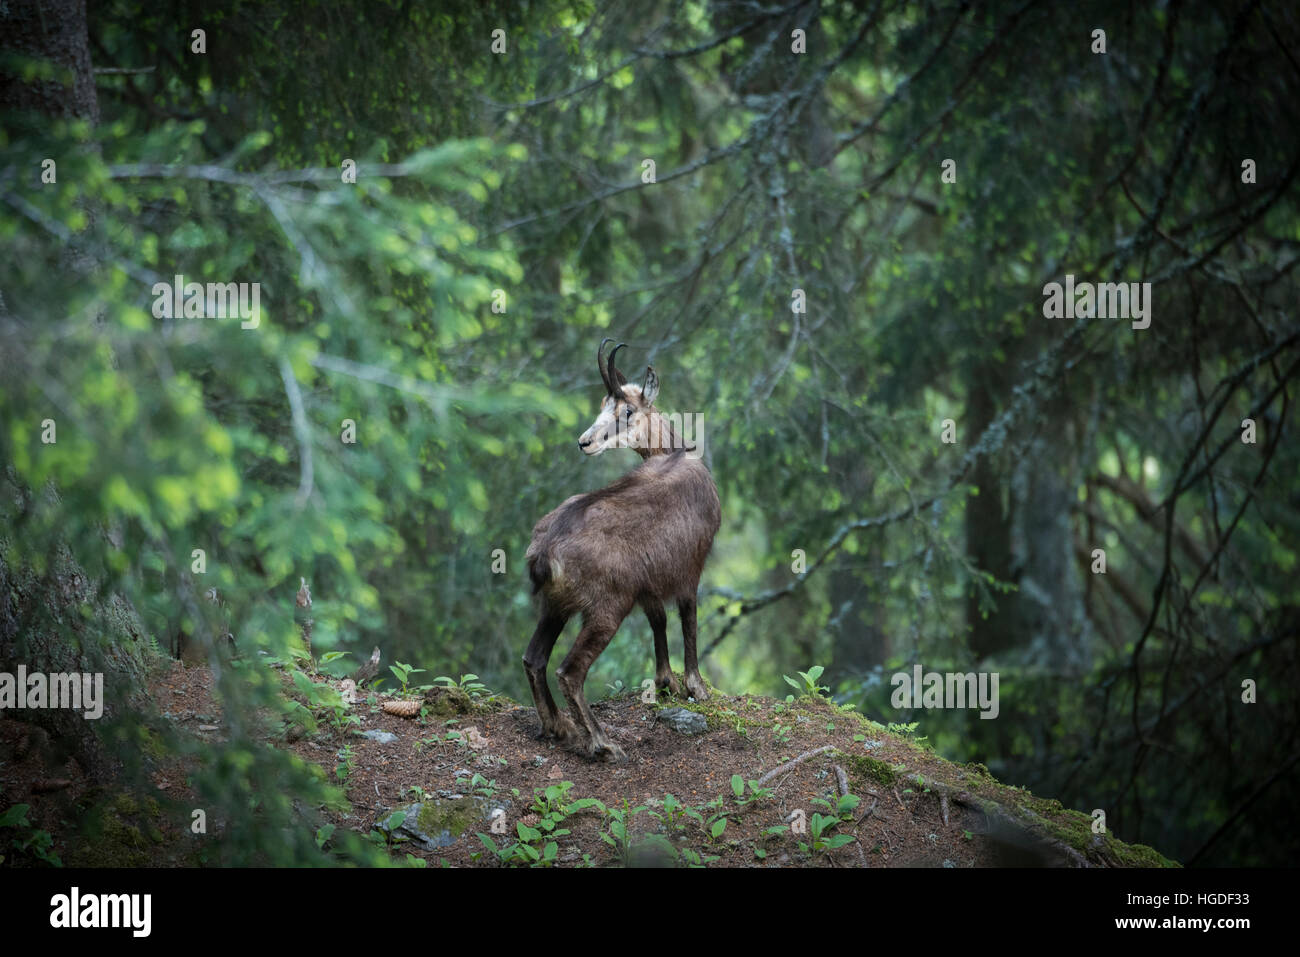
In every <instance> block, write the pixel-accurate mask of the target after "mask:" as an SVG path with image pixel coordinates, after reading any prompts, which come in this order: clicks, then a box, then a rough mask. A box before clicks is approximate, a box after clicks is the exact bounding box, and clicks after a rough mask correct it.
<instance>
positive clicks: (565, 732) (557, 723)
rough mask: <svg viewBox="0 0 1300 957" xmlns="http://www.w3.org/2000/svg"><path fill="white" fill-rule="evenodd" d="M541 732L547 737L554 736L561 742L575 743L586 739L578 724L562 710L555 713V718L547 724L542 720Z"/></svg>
mask: <svg viewBox="0 0 1300 957" xmlns="http://www.w3.org/2000/svg"><path fill="white" fill-rule="evenodd" d="M542 732H543V733H544V734H545V735H546V736H547V737H551V738H555V739H556V740H557V741H559V742H561V743H562V744H575V743H579V742H581V741H584V740H586V736H585V735H584V734H583V733H582V732H581V731H579V730H578V726H577V725H576V724H574V723H573V719H572V718H570V717H569V716H568V715H567V714H564V713H563V712H561V713H560V714H557V715H556V716H555V720H553V721H551V722H550V723H549V724H547V723H545V722H543V724H542Z"/></svg>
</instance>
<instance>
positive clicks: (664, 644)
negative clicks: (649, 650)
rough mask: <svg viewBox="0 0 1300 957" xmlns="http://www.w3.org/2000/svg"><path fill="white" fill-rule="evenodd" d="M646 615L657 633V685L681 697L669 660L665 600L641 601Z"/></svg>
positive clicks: (652, 628) (651, 599)
mask: <svg viewBox="0 0 1300 957" xmlns="http://www.w3.org/2000/svg"><path fill="white" fill-rule="evenodd" d="M641 608H642V609H643V610H644V611H645V616H646V618H648V619H649V620H650V630H651V631H653V632H654V634H655V687H656V688H658V689H659V690H661V691H662V690H663V689H664V688H667V689H668V691H669V693H670V694H672V695H674V696H676V697H681V694H682V690H681V688H680V687H678V685H677V679H676V678H674V677H673V666H672V664H671V663H670V662H669V660H668V615H667V613H666V612H665V611H664V605H663V602H661V601H660V600H659V599H657V598H647V599H646V600H645V601H643V602H642V603H641Z"/></svg>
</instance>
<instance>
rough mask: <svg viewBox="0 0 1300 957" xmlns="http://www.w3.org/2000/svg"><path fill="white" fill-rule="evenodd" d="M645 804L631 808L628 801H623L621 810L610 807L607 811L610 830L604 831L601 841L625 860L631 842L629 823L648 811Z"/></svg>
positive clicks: (606, 815)
mask: <svg viewBox="0 0 1300 957" xmlns="http://www.w3.org/2000/svg"><path fill="white" fill-rule="evenodd" d="M647 810H649V808H647V807H646V806H645V805H644V804H640V805H637V806H636V807H629V806H628V802H627V800H624V801H623V806H622V807H621V808H616V807H610V808H606V809H605V817H606V819H607V820H608V822H609V830H608V831H602V832H601V834H600V839H601V840H602V841H604V842H605V843H606V844H608V845H609V846H610V847H612V848H614V850H616V851H618V853H619V856H620V857H622V858H623V860H627V854H628V850H629V848H630V846H631V845H630V841H629V836H628V822H629V821H630V820H631V819H633V818H635V817H636V816H637V815H638V814H640V813H641V812H642V811H647Z"/></svg>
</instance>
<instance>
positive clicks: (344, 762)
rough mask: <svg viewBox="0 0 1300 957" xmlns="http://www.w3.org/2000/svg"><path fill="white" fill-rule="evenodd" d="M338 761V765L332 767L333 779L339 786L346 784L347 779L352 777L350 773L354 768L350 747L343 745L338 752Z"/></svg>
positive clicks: (353, 756) (353, 758) (353, 757)
mask: <svg viewBox="0 0 1300 957" xmlns="http://www.w3.org/2000/svg"><path fill="white" fill-rule="evenodd" d="M338 759H339V763H338V764H336V765H335V766H334V777H335V779H336V780H337V781H338V782H339V784H347V783H348V778H349V777H351V776H352V771H353V769H354V768H355V766H356V765H355V755H354V754H353V752H352V745H350V744H345V745H343V747H342V748H341V749H340V750H339V753H338Z"/></svg>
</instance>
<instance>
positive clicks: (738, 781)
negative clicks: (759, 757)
mask: <svg viewBox="0 0 1300 957" xmlns="http://www.w3.org/2000/svg"><path fill="white" fill-rule="evenodd" d="M746 784H748V787H749V794H748V796H746V794H745V787H746ZM731 793H732V794H734V795H735V796H736V802H737V803H738V804H740V805H741V806H742V807H744V806H745V805H746V804H751V803H753V802H754V801H761V800H763V799H765V798H770V797H772V796H773V795H774V794H775V793H776V791H775V790H774V789H772V788H765V787H760V786H759V784H758V782H757V781H749V782H746V781H745V779H744V778H742V777H741V776H740V775H739V774H733V775H732V776H731Z"/></svg>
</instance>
